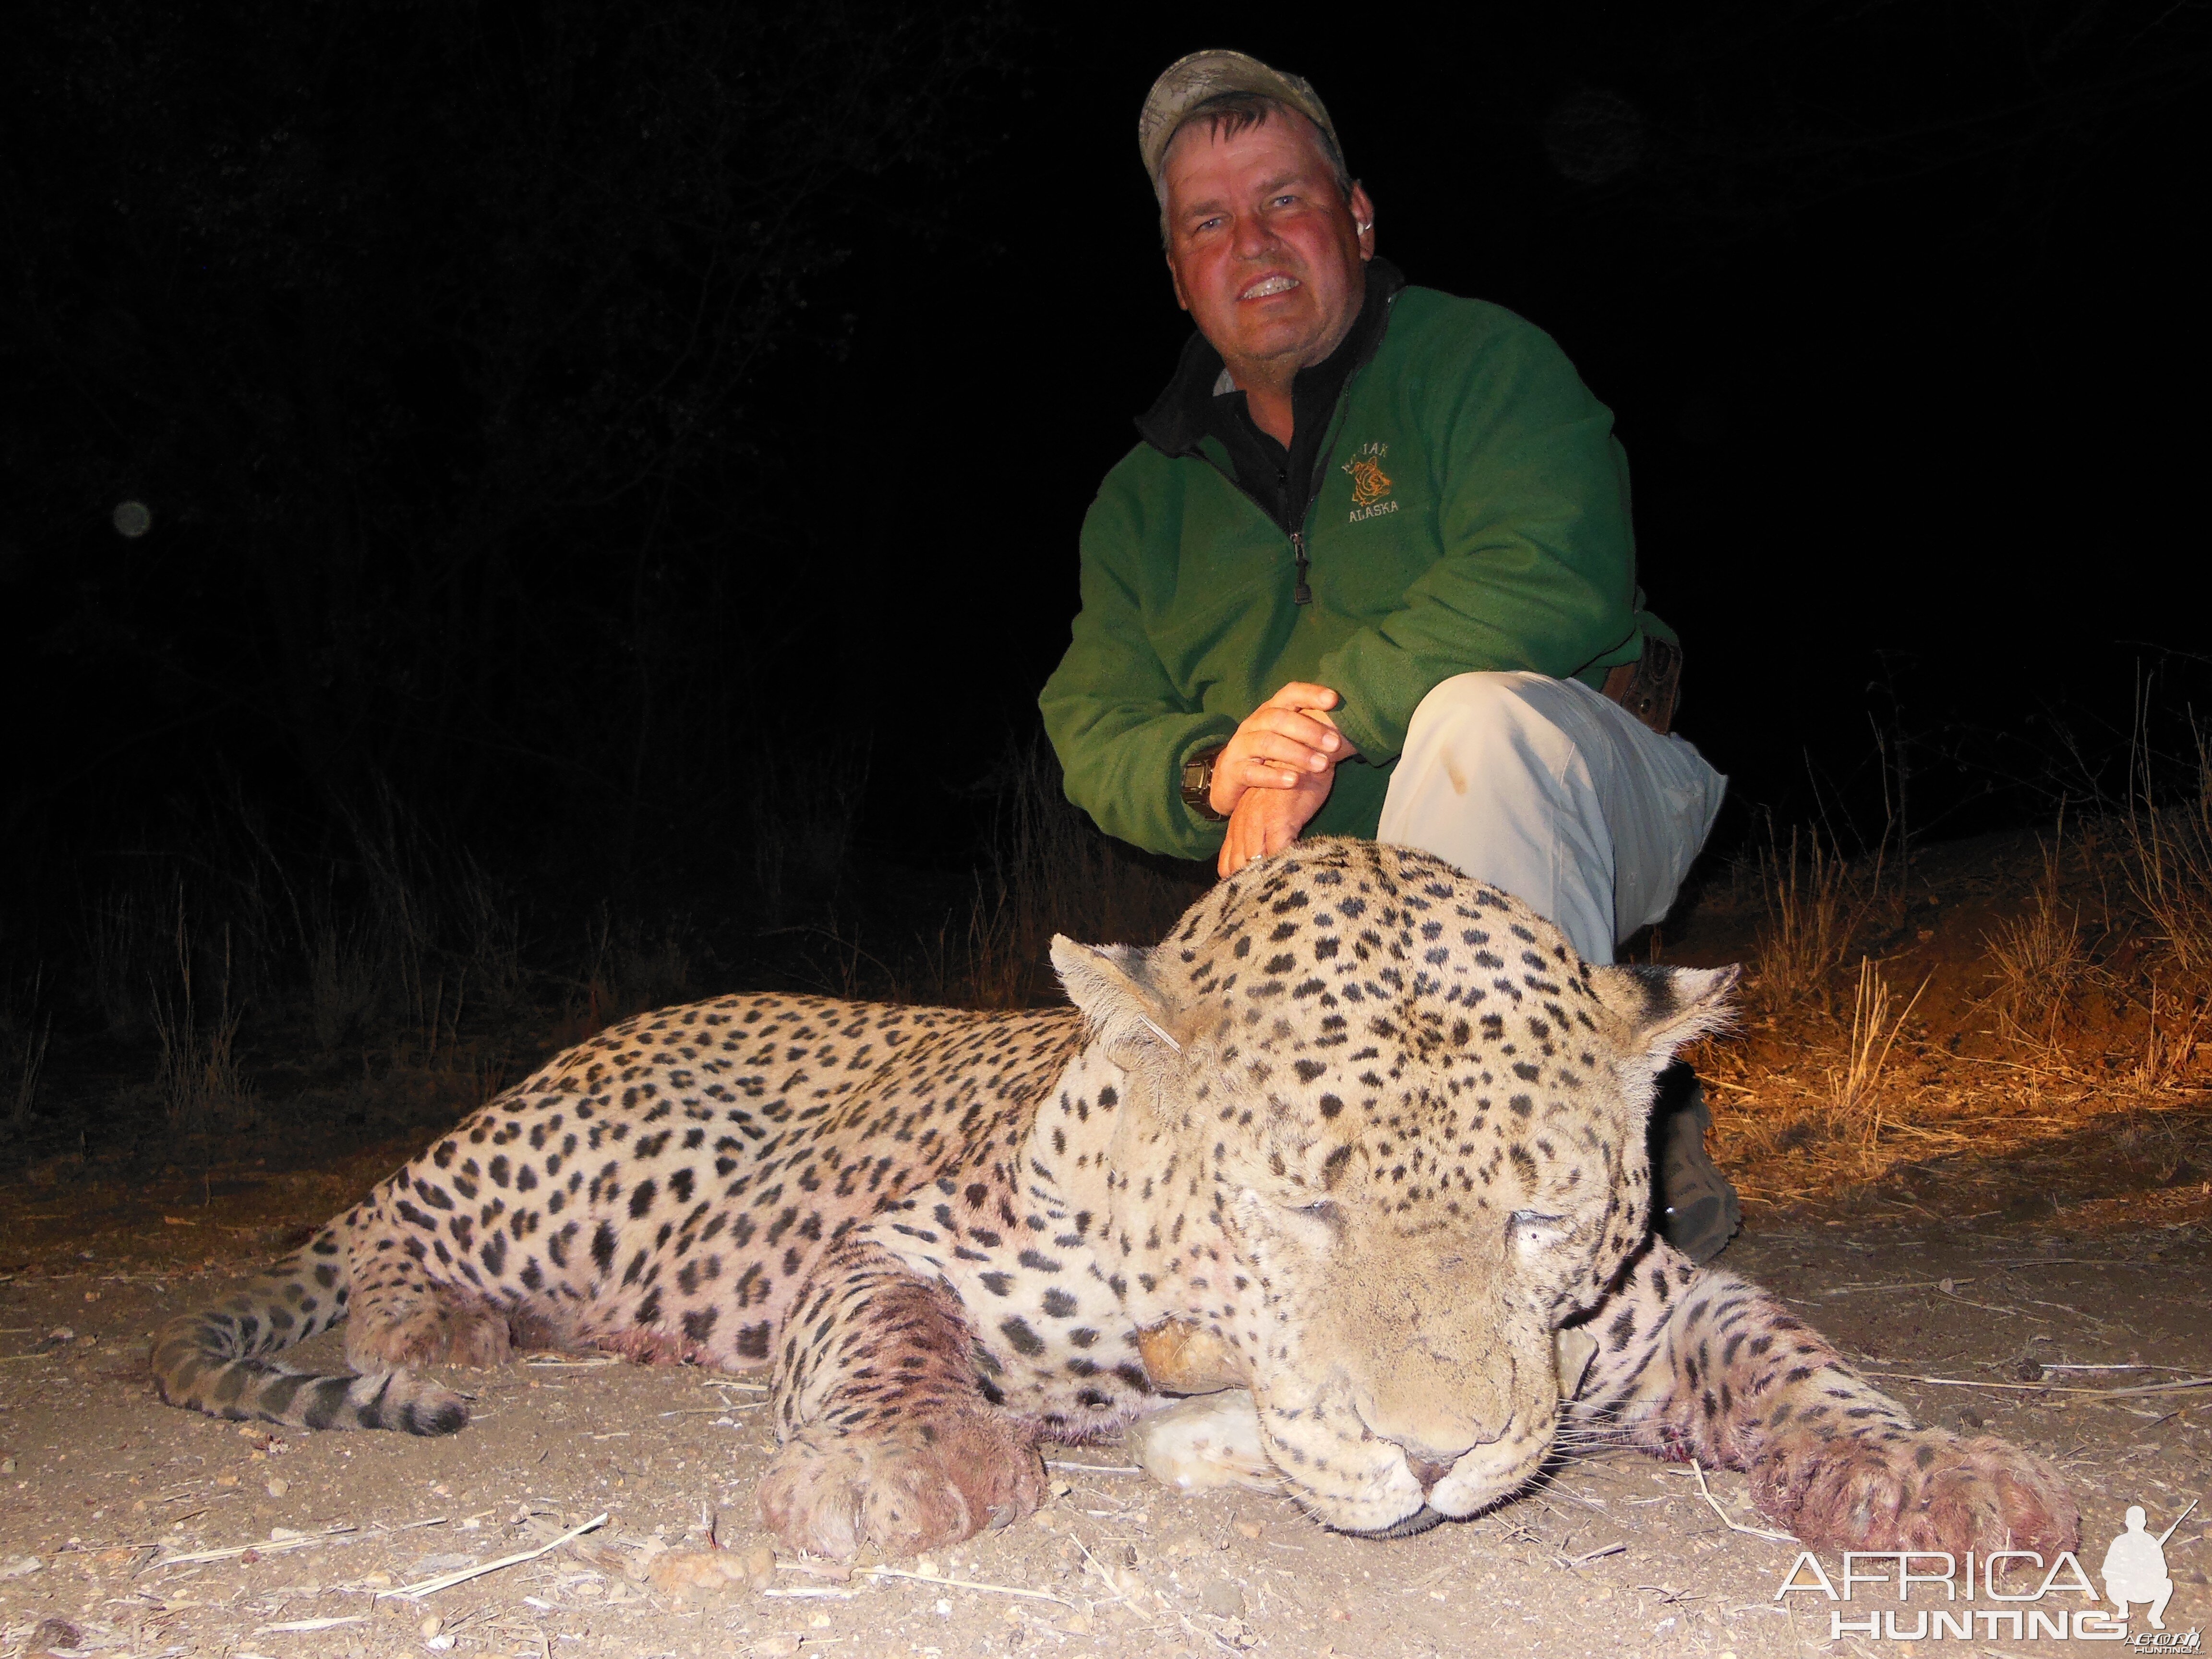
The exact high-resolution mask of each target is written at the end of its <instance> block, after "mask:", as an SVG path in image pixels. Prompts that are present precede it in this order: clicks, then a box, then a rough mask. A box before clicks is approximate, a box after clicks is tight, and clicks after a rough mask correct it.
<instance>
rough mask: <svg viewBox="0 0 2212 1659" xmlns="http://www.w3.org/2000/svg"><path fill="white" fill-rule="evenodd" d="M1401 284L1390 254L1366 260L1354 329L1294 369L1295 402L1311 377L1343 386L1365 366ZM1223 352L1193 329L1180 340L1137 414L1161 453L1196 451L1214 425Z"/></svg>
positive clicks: (1403, 281) (1141, 427)
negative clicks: (1155, 391) (1321, 358)
mask: <svg viewBox="0 0 2212 1659" xmlns="http://www.w3.org/2000/svg"><path fill="white" fill-rule="evenodd" d="M1405 286H1406V278H1405V275H1404V273H1403V272H1401V270H1399V269H1398V267H1397V266H1395V265H1394V264H1391V263H1390V262H1389V260H1388V259H1383V258H1376V259H1370V260H1369V261H1368V264H1367V297H1366V298H1365V300H1364V301H1362V302H1361V305H1360V307H1359V316H1358V320H1356V321H1355V322H1354V323H1353V324H1352V332H1351V333H1349V334H1347V335H1346V336H1345V337H1344V341H1343V343H1342V344H1340V345H1339V346H1338V347H1337V349H1335V350H1334V351H1333V352H1331V353H1330V354H1329V355H1328V359H1327V361H1325V362H1318V363H1316V364H1314V365H1313V367H1312V368H1302V369H1300V370H1299V371H1298V372H1297V378H1296V379H1295V380H1292V381H1291V398H1292V400H1293V401H1294V402H1295V401H1296V400H1297V389H1298V386H1299V385H1300V384H1301V383H1303V382H1304V381H1305V380H1307V378H1308V377H1309V376H1312V377H1316V378H1325V379H1330V380H1334V381H1335V383H1336V385H1337V386H1338V388H1339V389H1340V390H1341V388H1342V387H1343V386H1345V385H1346V384H1348V383H1349V382H1350V380H1351V379H1352V376H1353V375H1354V374H1358V372H1359V371H1360V370H1361V369H1362V368H1364V367H1365V366H1366V363H1367V361H1368V359H1369V358H1370V357H1372V356H1374V355H1375V348H1376V347H1377V346H1378V345H1380V344H1382V343H1383V331H1384V330H1385V329H1386V328H1388V327H1389V322H1390V301H1392V300H1394V299H1395V298H1396V297H1397V295H1398V291H1399V290H1400V289H1402V288H1404V287H1405ZM1221 367H1222V365H1221V354H1220V353H1219V352H1218V351H1216V350H1215V349H1213V348H1212V346H1211V345H1208V344H1207V343H1206V337H1205V336H1204V335H1203V334H1200V333H1198V332H1196V331H1193V333H1192V334H1191V337H1190V338H1189V339H1188V340H1186V341H1184V342H1183V348H1182V358H1181V360H1180V361H1179V362H1177V363H1176V372H1175V375H1174V377H1173V378H1172V379H1171V380H1169V381H1168V384H1167V389H1166V390H1165V391H1164V392H1161V393H1160V395H1159V397H1158V400H1156V401H1155V402H1154V403H1153V404H1152V407H1151V408H1150V409H1148V410H1146V411H1145V412H1144V413H1143V414H1142V415H1139V416H1137V432H1138V435H1139V436H1141V437H1142V438H1143V439H1144V441H1146V443H1148V444H1150V445H1152V447H1153V448H1155V449H1157V450H1158V451H1160V452H1161V453H1163V454H1167V455H1188V454H1189V453H1192V452H1193V451H1194V450H1195V449H1196V448H1197V447H1198V441H1199V440H1200V438H1201V437H1203V436H1205V435H1206V433H1207V432H1208V431H1210V430H1211V429H1212V423H1211V422H1210V421H1209V420H1208V418H1207V416H1208V410H1209V407H1210V400H1211V399H1212V397H1213V388H1214V386H1216V385H1217V384H1218V382H1219V380H1220V379H1221ZM1331 402H1332V403H1334V399H1331Z"/></svg>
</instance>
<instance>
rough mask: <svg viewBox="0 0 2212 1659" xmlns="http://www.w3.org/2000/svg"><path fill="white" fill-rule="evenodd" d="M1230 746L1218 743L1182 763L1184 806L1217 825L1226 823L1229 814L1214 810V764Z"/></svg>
mask: <svg viewBox="0 0 2212 1659" xmlns="http://www.w3.org/2000/svg"><path fill="white" fill-rule="evenodd" d="M1228 746H1229V745H1228V744H1225V743H1217V744H1214V745H1213V747H1212V748H1211V749H1201V750H1199V751H1198V752H1197V753H1196V754H1195V755H1193V756H1192V757H1190V758H1189V759H1188V760H1187V761H1185V762H1184V763H1182V800H1183V805H1186V806H1188V807H1189V808H1190V810H1191V811H1194V812H1195V813H1197V814H1198V815H1199V817H1202V818H1210V819H1212V821H1213V822H1214V823H1227V822H1228V821H1229V814H1228V813H1226V812H1217V811H1214V810H1213V763H1215V762H1216V761H1218V760H1219V759H1220V758H1221V751H1222V750H1224V749H1226V748H1227V747H1228Z"/></svg>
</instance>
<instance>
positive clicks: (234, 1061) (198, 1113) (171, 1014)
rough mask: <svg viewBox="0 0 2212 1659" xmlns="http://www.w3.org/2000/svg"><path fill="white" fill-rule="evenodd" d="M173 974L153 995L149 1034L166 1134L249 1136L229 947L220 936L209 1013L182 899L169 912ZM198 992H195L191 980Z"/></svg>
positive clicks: (249, 1100)
mask: <svg viewBox="0 0 2212 1659" xmlns="http://www.w3.org/2000/svg"><path fill="white" fill-rule="evenodd" d="M175 914H176V924H175V935H174V937H175V945H176V961H175V974H174V976H173V979H171V981H170V982H169V983H168V984H167V985H163V984H161V983H159V982H156V983H155V987H154V994H153V1004H152V1006H153V1021H154V1033H155V1036H156V1037H157V1038H158V1039H159V1040H160V1042H161V1064H160V1068H159V1070H158V1071H157V1073H156V1074H155V1087H156V1088H157V1090H158V1091H160V1094H161V1111H162V1115H163V1116H164V1117H165V1118H167V1121H168V1124H169V1128H170V1130H171V1132H172V1133H175V1134H180V1135H195V1134H210V1133H222V1132H226V1131H231V1130H237V1129H246V1128H250V1127H252V1125H253V1121H254V1118H255V1115H256V1113H255V1107H254V1100H253V1094H252V1091H251V1090H250V1089H248V1088H247V1087H246V1080H245V1079H244V1077H243V1076H242V1075H241V1074H240V1071H239V1065H238V1027H239V1022H240V1019H241V1018H242V1017H243V1012H244V1011H243V1010H242V1009H241V1008H240V1006H238V1004H237V1003H236V1002H235V1001H234V1000H233V998H232V995H231V945H230V934H229V930H228V929H225V930H224V933H223V940H222V965H221V968H220V969H219V970H218V971H217V972H216V974H215V975H214V978H215V987H214V990H215V996H214V1002H213V1006H209V1004H208V1001H207V1000H206V997H205V995H204V987H205V980H206V978H207V975H205V974H204V973H202V972H199V971H198V970H197V964H196V963H195V961H194V957H195V956H196V954H197V953H196V952H195V951H194V949H193V944H192V936H191V927H190V924H189V922H188V921H187V919H186V916H185V902H184V897H183V896H182V894H181V893H180V894H179V896H178V899H177V905H176V913H175ZM196 979H197V981H200V988H197V989H196V988H195V980H196Z"/></svg>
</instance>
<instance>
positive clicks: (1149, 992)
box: [1052, 933, 1182, 1069]
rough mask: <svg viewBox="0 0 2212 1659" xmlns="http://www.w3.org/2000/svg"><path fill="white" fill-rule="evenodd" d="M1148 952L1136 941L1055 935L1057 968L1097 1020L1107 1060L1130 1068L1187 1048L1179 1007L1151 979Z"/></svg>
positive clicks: (1090, 1016)
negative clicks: (1080, 940) (1179, 1031)
mask: <svg viewBox="0 0 2212 1659" xmlns="http://www.w3.org/2000/svg"><path fill="white" fill-rule="evenodd" d="M1148 956H1149V953H1148V952H1146V951H1140V950H1138V949H1137V948H1136V947H1134V946H1133V945H1078V944H1077V943H1076V942H1075V941H1074V940H1073V939H1069V938H1068V937H1067V936H1066V934H1064V933H1054V935H1053V938H1052V965H1053V969H1054V971H1055V972H1056V973H1058V974H1059V975H1060V983H1061V984H1062V985H1063V986H1065V987H1066V988H1067V997H1068V1000H1069V1001H1071V1002H1073V1004H1074V1005H1075V1006H1077V1007H1078V1008H1080V1009H1081V1010H1082V1011H1083V1014H1084V1018H1086V1019H1088V1020H1089V1021H1090V1022H1091V1030H1092V1032H1093V1033H1094V1034H1095V1035H1096V1036H1097V1040H1098V1042H1099V1044H1100V1045H1101V1046H1102V1047H1103V1048H1104V1050H1105V1053H1106V1058H1107V1059H1109V1060H1112V1061H1113V1062H1114V1063H1115V1065H1116V1066H1121V1067H1123V1068H1124V1069H1129V1068H1133V1067H1134V1066H1139V1065H1141V1064H1143V1063H1145V1062H1146V1060H1159V1059H1161V1058H1163V1057H1164V1056H1167V1055H1170V1054H1181V1053H1182V1039H1181V1038H1179V1037H1177V1036H1176V1035H1175V1026H1176V1015H1175V1010H1174V1009H1173V1008H1172V1007H1170V1006H1169V1004H1168V1002H1167V1000H1166V999H1165V998H1164V997H1162V996H1161V995H1160V994H1159V992H1158V990H1157V989H1156V988H1154V987H1153V986H1152V984H1151V983H1150V981H1149V980H1148V978H1147V975H1146V966H1147V963H1148Z"/></svg>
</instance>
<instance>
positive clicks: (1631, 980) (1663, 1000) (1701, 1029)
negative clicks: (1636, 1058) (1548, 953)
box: [1589, 963, 1743, 1062]
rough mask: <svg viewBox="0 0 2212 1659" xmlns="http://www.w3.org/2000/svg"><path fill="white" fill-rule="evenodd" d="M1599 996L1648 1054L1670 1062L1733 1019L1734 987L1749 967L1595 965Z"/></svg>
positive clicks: (1593, 975)
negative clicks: (1731, 999)
mask: <svg viewBox="0 0 2212 1659" xmlns="http://www.w3.org/2000/svg"><path fill="white" fill-rule="evenodd" d="M1589 972H1590V982H1591V985H1592V986H1593V987H1595V990H1596V992H1597V994H1598V1000H1600V1001H1601V1002H1603V1003H1604V1004H1605V1005H1606V1006H1607V1007H1608V1008H1610V1009H1612V1010H1613V1012H1614V1013H1615V1014H1617V1015H1619V1016H1620V1018H1621V1019H1622V1020H1624V1021H1625V1022H1626V1024H1627V1025H1628V1027H1629V1029H1630V1030H1631V1031H1632V1033H1633V1037H1632V1041H1633V1042H1634V1044H1635V1046H1636V1048H1638V1050H1640V1051H1641V1052H1642V1053H1643V1054H1645V1055H1647V1056H1649V1057H1650V1059H1652V1060H1657V1061H1662V1062H1664V1061H1666V1060H1671V1059H1673V1058H1674V1052H1675V1050H1676V1049H1678V1048H1682V1047H1683V1046H1684V1045H1685V1044H1686V1043H1690V1042H1695V1041H1697V1039H1698V1038H1699V1037H1701V1036H1705V1033H1706V1032H1708V1031H1711V1030H1716V1029H1717V1028H1718V1027H1720V1026H1723V1025H1725V1024H1727V1023H1728V1019H1729V1001H1728V999H1729V992H1731V991H1733V990H1734V989H1735V982H1736V981H1737V979H1738V978H1739V977H1740V976H1741V975H1742V972H1743V969H1741V968H1738V967H1730V968H1661V967H1657V966H1647V965H1644V964H1642V963H1632V964H1630V965H1627V966H1624V967H1606V968H1598V967H1593V968H1592V969H1590V970H1589Z"/></svg>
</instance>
